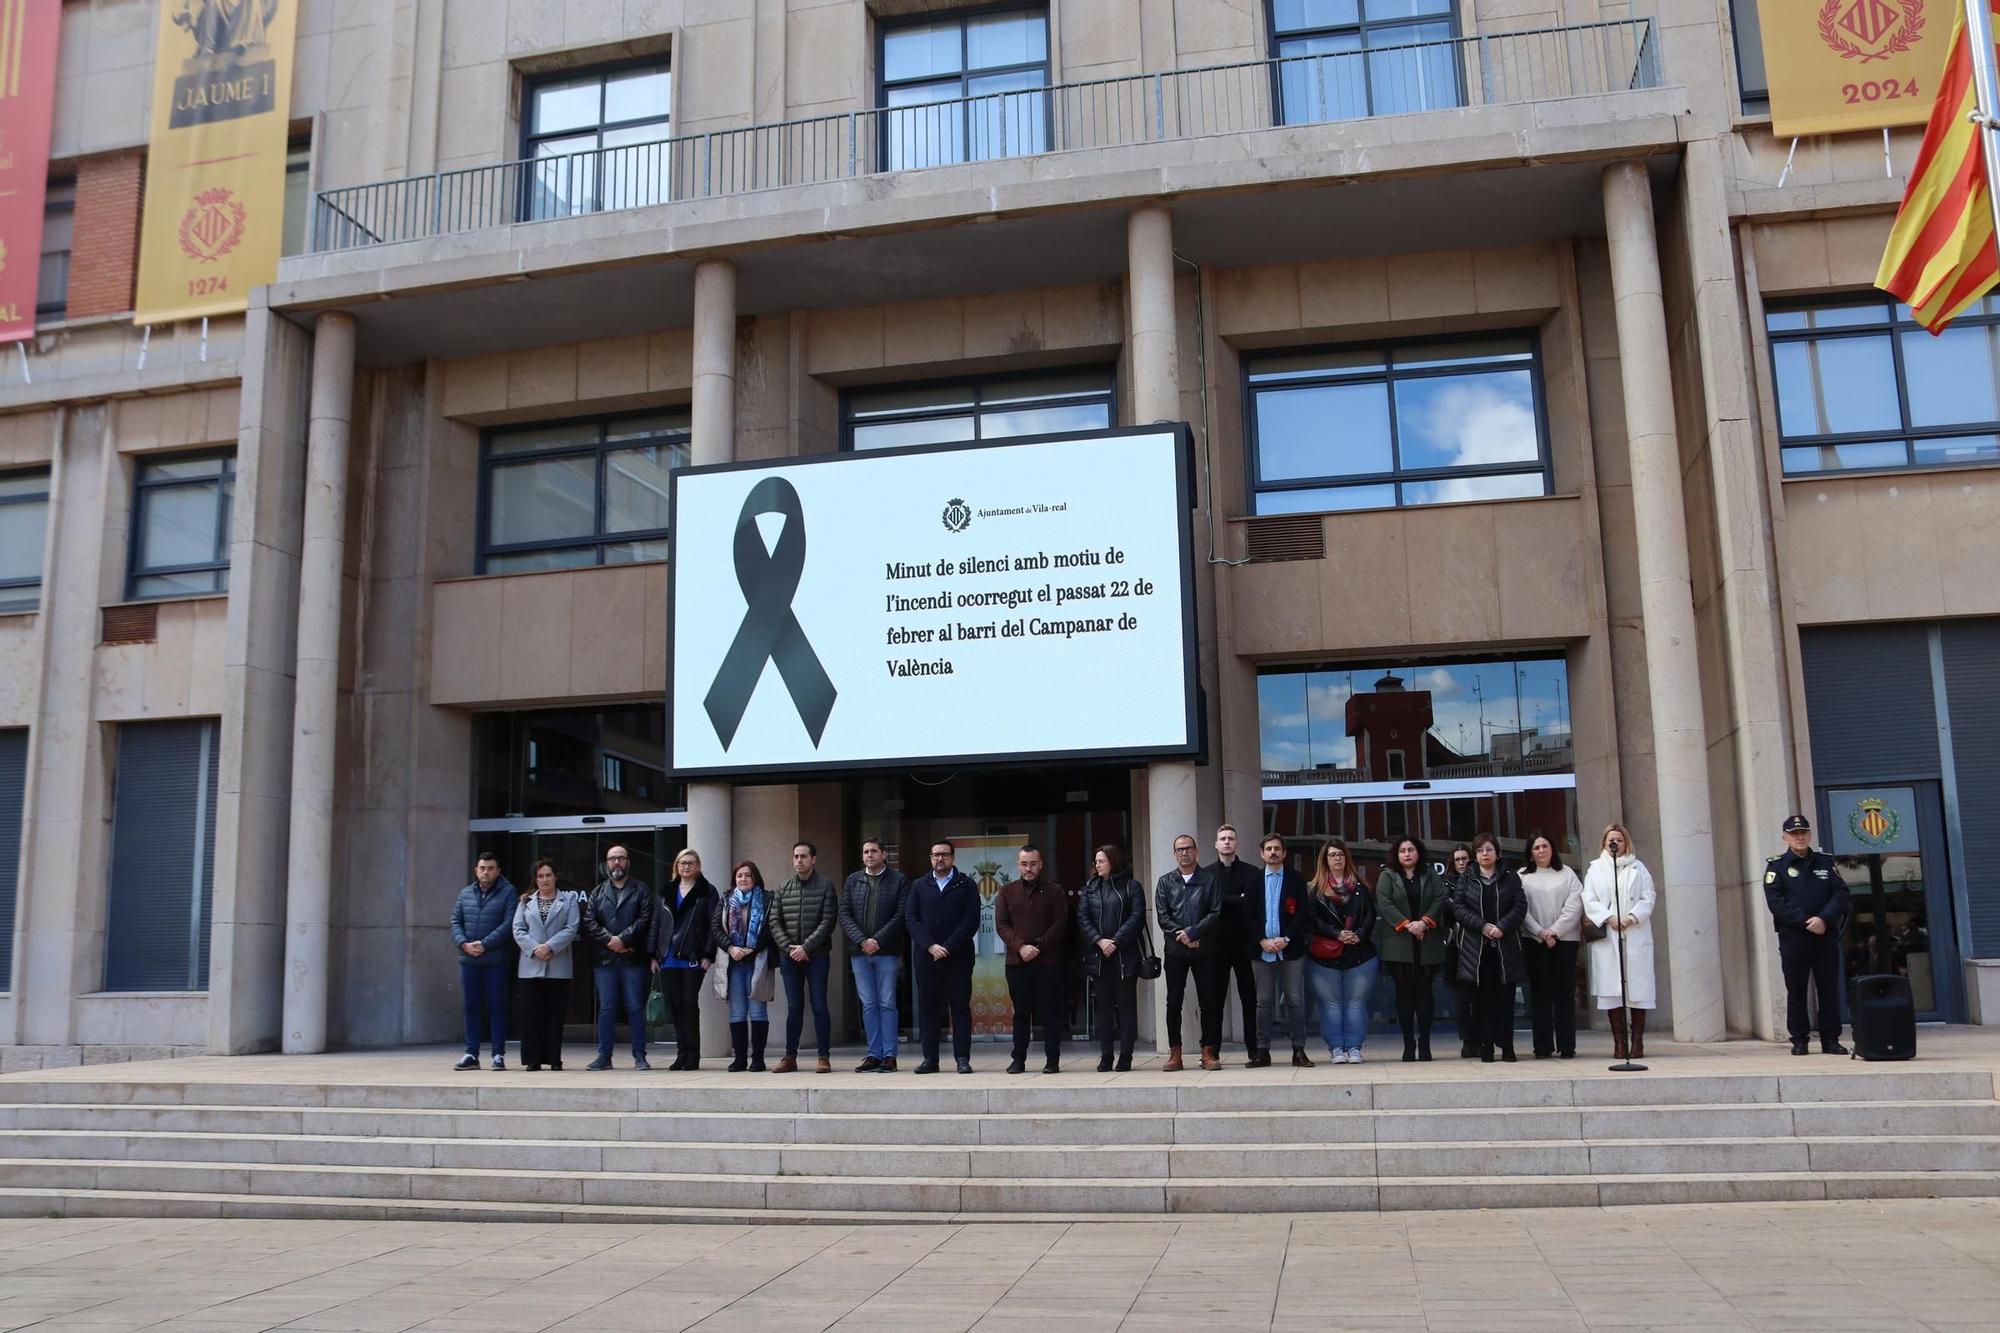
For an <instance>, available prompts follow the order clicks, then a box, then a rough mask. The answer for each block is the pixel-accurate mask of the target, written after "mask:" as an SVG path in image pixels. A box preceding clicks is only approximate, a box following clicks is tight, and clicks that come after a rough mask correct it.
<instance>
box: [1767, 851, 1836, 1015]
mask: <svg viewBox="0 0 2000 1333" xmlns="http://www.w3.org/2000/svg"><path fill="white" fill-rule="evenodd" d="M1794 821H1796V822H1794ZM1785 827H1786V829H1787V830H1788V831H1789V830H1793V829H1800V830H1803V829H1804V827H1805V821H1804V820H1803V819H1802V818H1800V817H1799V816H1797V815H1794V816H1793V817H1792V818H1791V819H1788V820H1786V821H1785ZM1764 902H1765V905H1766V906H1768V907H1769V908H1770V909H1771V916H1772V919H1773V920H1774V921H1775V922H1776V923H1777V928H1778V959H1779V962H1780V964H1781V966H1782V967H1783V970H1784V974H1785V1026H1786V1027H1787V1028H1789V1029H1790V1030H1791V1037H1792V1050H1793V1052H1794V1053H1803V1052H1804V1050H1805V1046H1806V1038H1807V1037H1808V1036H1809V1035H1810V1034H1811V1030H1812V1029H1811V1026H1810V1023H1809V1020H1808V1018H1807V1015H1806V983H1807V981H1808V980H1810V981H1811V982H1812V986H1813V990H1814V992H1815V993H1816V994H1817V996H1818V999H1819V1039H1820V1045H1821V1049H1823V1050H1834V1051H1835V1053H1838V1050H1837V1048H1838V1047H1839V1044H1840V928H1841V923H1842V922H1843V921H1844V920H1845V919H1846V917H1847V912H1848V897H1847V883H1846V881H1844V880H1842V879H1841V877H1840V871H1839V870H1838V869H1836V868H1835V866H1834V861H1833V858H1832V857H1831V856H1828V855H1827V854H1826V853H1825V852H1823V851H1820V850H1819V849H1818V848H1812V849H1809V850H1808V851H1807V852H1806V853H1805V854H1804V855H1803V856H1801V855H1799V854H1798V853H1796V852H1794V851H1792V850H1791V849H1790V848H1787V849H1786V850H1785V851H1784V852H1783V853H1782V854H1781V855H1778V856H1774V857H1772V858H1771V859H1770V860H1768V861H1766V862H1765V863H1764ZM1813 917H1818V918H1819V919H1820V920H1822V921H1824V922H1825V923H1826V933H1825V934H1824V935H1815V934H1813V933H1812V932H1811V931H1809V930H1807V929H1806V922H1807V921H1808V920H1810V919H1811V918H1813Z"/></svg>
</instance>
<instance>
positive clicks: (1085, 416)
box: [842, 367, 1115, 449]
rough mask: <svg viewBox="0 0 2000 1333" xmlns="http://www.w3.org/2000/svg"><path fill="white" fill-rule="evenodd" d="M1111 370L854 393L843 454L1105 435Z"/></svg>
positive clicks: (846, 409) (847, 404)
mask: <svg viewBox="0 0 2000 1333" xmlns="http://www.w3.org/2000/svg"><path fill="white" fill-rule="evenodd" d="M1111 399H1112V383H1111V370H1110V369H1109V368H1108V367H1105V368H1102V369H1097V370H1081V371H1055V372H1049V373H1045V374H1034V375H1010V376H1005V377H1000V378H992V379H980V380H937V381H927V382H924V383H920V384H900V385H895V386H891V387H886V388H878V389H855V390H852V391H850V392H849V393H848V394H847V397H846V399H845V401H844V403H843V405H842V406H843V413H842V415H843V418H844V425H845V428H846V438H847V447H848V448H850V449H894V448H897V447H899V446H902V445H910V444H949V443H951V442H953V441H956V440H997V439H1003V438H1006V437H1008V436H1015V435H1056V434H1060V433H1063V432H1065V431H1082V430H1108V429H1109V428H1110V427H1111V425H1112V424H1113V418H1114V416H1115V413H1114V412H1113V409H1112V405H1111Z"/></svg>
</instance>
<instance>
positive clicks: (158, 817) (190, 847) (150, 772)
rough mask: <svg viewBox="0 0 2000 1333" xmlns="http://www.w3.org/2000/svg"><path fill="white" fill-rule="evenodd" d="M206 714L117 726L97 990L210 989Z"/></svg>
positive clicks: (210, 785) (210, 760) (211, 799)
mask: <svg viewBox="0 0 2000 1333" xmlns="http://www.w3.org/2000/svg"><path fill="white" fill-rule="evenodd" d="M220 748H221V747H220V740H219V728H218V727H217V725H216V722H215V719H214V718H200V719H195V720H191V721H177V722H128V723H125V724H123V725H121V726H120V727H119V728H118V767H117V769H116V771H115V773H114V782H115V789H114V794H113V797H112V803H111V886H110V894H109V895H108V900H107V902H106V904H105V926H104V989H106V990H108V991H199V990H207V989H208V943H209V929H210V920H211V916H212V910H211V908H212V898H213V891H214V880H215V792H216V774H217V772H218V771H219V770H220V769H221V767H222V764H221V756H220Z"/></svg>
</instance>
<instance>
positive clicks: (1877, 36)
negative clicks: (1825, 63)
mask: <svg viewBox="0 0 2000 1333" xmlns="http://www.w3.org/2000/svg"><path fill="white" fill-rule="evenodd" d="M1923 32H1924V6H1923V0H1826V3H1825V4H1823V5H1821V6H1820V11H1819V39H1820V40H1821V41H1822V42H1825V43H1826V44H1827V46H1828V47H1829V48H1831V49H1832V50H1833V52H1834V54H1836V55H1838V56H1839V57H1840V58H1841V59H1842V60H1858V61H1860V62H1861V63H1862V64H1864V65H1865V64H1867V63H1868V62H1870V61H1872V60H1887V59H1888V58H1889V57H1890V56H1893V55H1896V54H1899V53H1900V52H1903V51H1907V50H1909V49H1910V47H1911V45H1912V44H1914V43H1915V42H1916V40H1917V39H1918V38H1919V37H1921V36H1922V35H1923Z"/></svg>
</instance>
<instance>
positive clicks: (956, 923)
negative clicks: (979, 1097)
mask: <svg viewBox="0 0 2000 1333" xmlns="http://www.w3.org/2000/svg"><path fill="white" fill-rule="evenodd" d="M956 860H957V852H956V851H955V849H954V848H953V847H952V845H951V844H950V843H949V842H946V841H945V840H943V839H942V838H940V839H939V840H938V841H936V842H934V843H932V844H931V871H930V873H929V874H928V875H924V876H922V877H921V878H918V879H915V880H912V881H911V882H910V896H909V905H908V906H907V907H906V908H905V909H904V913H903V919H904V921H905V922H906V923H907V925H908V926H909V930H910V972H911V976H912V978H913V979H914V980H915V982H916V990H917V1032H918V1035H919V1036H920V1037H921V1038H922V1040H923V1045H924V1062H923V1063H922V1064H920V1065H918V1066H917V1068H916V1072H917V1073H919V1074H935V1073H937V1072H938V1041H939V1037H940V1029H941V1026H942V1020H943V1017H944V1009H945V1006H946V1005H949V1006H950V1007H951V1051H952V1054H953V1055H955V1056H956V1057H958V1072H959V1073H961V1074H970V1073H971V1072H972V941H973V938H974V937H975V936H976V935H978V933H979V917H980V902H979V886H978V885H977V884H974V883H973V882H972V880H971V878H970V877H968V876H967V875H966V874H965V872H964V871H962V870H959V869H958V868H957V866H956V864H955V862H956Z"/></svg>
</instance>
